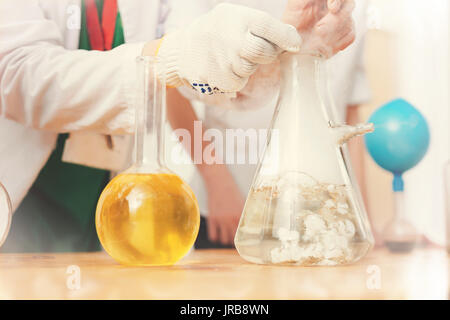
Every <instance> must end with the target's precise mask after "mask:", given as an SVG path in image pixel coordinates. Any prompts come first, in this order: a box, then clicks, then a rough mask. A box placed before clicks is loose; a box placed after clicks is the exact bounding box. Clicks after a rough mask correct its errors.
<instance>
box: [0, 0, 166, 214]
mask: <svg viewBox="0 0 450 320" xmlns="http://www.w3.org/2000/svg"><path fill="white" fill-rule="evenodd" d="M80 3H81V1H80V0H58V1H55V0H26V1H24V0H19V1H17V0H2V1H0V113H1V118H0V152H1V155H2V157H1V159H0V181H1V182H2V183H3V184H4V186H5V188H6V189H7V191H8V193H9V195H10V197H11V201H12V205H13V209H15V208H17V206H18V205H19V203H20V202H21V200H22V199H23V198H24V196H25V195H26V193H27V191H28V189H29V188H30V187H31V185H32V184H33V182H34V180H35V179H36V177H37V175H38V173H39V171H40V170H41V169H42V167H43V166H44V164H45V163H46V161H47V159H48V157H49V155H50V154H51V152H52V150H53V148H54V146H55V142H56V138H57V134H58V133H59V132H77V131H81V130H83V131H84V132H86V131H87V132H93V133H110V134H115V133H118V134H120V133H124V132H131V131H132V130H133V126H134V115H133V114H134V112H133V110H132V103H133V98H134V93H135V90H134V88H135V81H136V79H135V74H136V72H135V57H137V56H138V55H140V54H141V51H142V47H143V44H144V41H149V40H152V39H154V38H155V31H156V26H157V23H158V12H159V9H160V8H159V5H160V4H159V1H158V0H153V1H139V0H118V5H119V10H120V14H121V17H122V22H123V26H124V35H125V40H126V42H127V44H125V45H122V46H120V47H117V48H115V49H113V50H111V51H108V52H98V51H85V50H74V49H77V48H78V39H79V21H80V15H79V12H80ZM77 9H78V10H77ZM77 22H78V25H77ZM104 92H107V93H108V94H104ZM99 93H101V94H99Z"/></svg>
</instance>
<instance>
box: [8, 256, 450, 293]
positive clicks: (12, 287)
mask: <svg viewBox="0 0 450 320" xmlns="http://www.w3.org/2000/svg"><path fill="white" fill-rule="evenodd" d="M448 279H449V256H448V255H447V252H446V251H445V250H442V249H438V248H432V249H416V250H415V251H413V252H412V253H410V254H392V253H389V252H388V251H387V250H386V249H376V250H372V251H371V252H370V253H369V254H368V255H367V256H366V257H365V258H364V259H362V260H361V261H359V262H358V263H356V264H353V265H348V266H339V267H295V266H267V265H257V264H251V263H248V262H246V261H244V260H243V259H242V258H240V257H239V255H238V253H237V252H236V251H235V250H196V251H193V252H192V253H190V254H189V255H188V256H187V257H185V258H184V259H183V260H182V261H180V262H179V263H178V264H176V265H175V266H171V267H126V266H122V265H119V264H117V263H116V262H115V261H114V260H113V259H112V258H110V257H109V256H108V255H107V254H106V253H104V252H97V253H58V254H0V299H448V292H449V282H448Z"/></svg>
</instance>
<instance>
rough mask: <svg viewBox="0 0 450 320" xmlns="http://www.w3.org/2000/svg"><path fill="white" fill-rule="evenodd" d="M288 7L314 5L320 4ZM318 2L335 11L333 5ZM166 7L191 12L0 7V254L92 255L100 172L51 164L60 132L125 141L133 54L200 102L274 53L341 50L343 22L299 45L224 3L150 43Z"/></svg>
mask: <svg viewBox="0 0 450 320" xmlns="http://www.w3.org/2000/svg"><path fill="white" fill-rule="evenodd" d="M198 1H201V0H198ZM298 3H299V5H309V6H311V8H312V9H316V8H323V7H324V6H325V8H326V1H322V0H317V1H310V0H309V1H306V0H298ZM329 3H330V9H331V11H333V12H337V11H338V10H339V8H340V3H341V1H339V0H334V1H329ZM174 5H177V6H181V5H183V8H184V9H185V12H186V14H188V13H189V12H190V11H191V10H193V9H192V8H191V6H190V4H188V3H187V2H186V1H183V2H179V1H178V2H176V3H175V2H174V3H173V4H171V3H170V1H162V0H161V1H156V0H154V1H137V0H135V1H130V0H128V1H115V0H104V1H101V0H84V1H75V0H63V1H52V0H41V1H37V0H30V1H23V0H20V1H13V0H4V1H1V2H0V110H1V116H2V117H1V118H0V121H1V124H0V135H1V142H0V148H1V150H2V151H3V153H2V160H1V162H0V181H1V182H2V183H3V185H4V186H5V189H6V190H7V192H8V194H9V196H10V198H11V202H12V208H13V210H15V211H16V216H15V219H14V221H13V225H12V231H13V232H11V235H10V238H9V239H7V242H6V244H5V247H4V248H3V250H6V251H68V250H71V251H89V250H96V249H98V241H97V238H96V235H95V226H94V223H93V221H94V212H95V204H96V201H97V198H98V195H99V193H100V191H101V190H102V188H103V187H104V185H105V183H106V181H107V180H108V178H109V172H108V171H105V170H100V169H94V168H88V167H83V166H78V165H74V164H70V163H65V162H63V161H62V160H61V159H62V153H63V150H64V144H65V141H66V139H67V135H65V134H60V133H67V132H71V133H73V132H81V131H84V132H92V133H96V134H103V135H110V134H124V133H130V132H132V129H133V126H134V115H133V105H132V104H133V97H134V93H135V87H136V83H135V81H136V79H135V73H136V72H135V71H136V70H135V68H136V67H135V57H136V56H139V55H157V56H158V57H159V58H160V60H161V61H164V62H165V63H166V66H167V69H166V74H165V77H166V79H167V84H168V85H170V86H174V87H177V86H181V85H187V86H190V87H196V84H203V86H204V87H207V88H208V92H206V93H210V90H211V91H212V93H217V94H220V95H224V94H226V93H235V92H237V91H239V90H241V89H242V88H244V87H245V85H246V83H247V81H248V79H249V77H250V76H252V74H253V73H254V72H255V71H256V69H257V66H258V65H260V64H269V63H271V62H273V61H274V60H275V59H276V58H277V57H278V55H279V54H280V53H281V52H284V51H289V52H299V51H301V50H302V49H303V50H309V49H311V48H314V46H317V45H320V46H321V48H326V49H327V50H328V49H329V50H330V51H329V52H328V51H327V54H328V53H331V54H332V53H334V52H337V51H339V50H340V49H342V47H344V46H345V43H344V42H351V41H353V29H352V28H351V19H350V20H348V19H347V18H348V17H347V16H339V15H336V17H334V19H333V20H332V21H331V22H332V23H331V24H330V25H328V26H324V27H323V28H321V30H322V32H321V33H319V34H317V35H314V36H309V35H308V36H306V35H305V37H302V36H301V35H299V34H298V33H297V31H296V29H295V28H294V27H292V26H290V25H288V24H284V23H282V22H280V21H279V20H277V19H274V18H272V17H271V16H270V15H268V14H266V13H263V12H261V11H258V10H255V9H250V8H246V7H242V6H235V5H219V6H216V7H215V8H214V9H213V10H211V11H209V12H206V13H204V14H203V15H201V16H200V17H199V18H198V19H196V20H195V21H194V22H192V23H190V24H189V25H186V26H184V27H183V28H181V29H178V30H176V31H174V32H171V33H169V34H167V35H166V37H165V38H163V39H162V40H161V39H159V38H160V36H161V35H162V32H161V25H162V24H163V23H164V20H165V18H166V16H167V15H168V14H169V15H170V11H169V10H168V8H170V6H174ZM314 13H315V11H314V10H312V11H311V17H313V16H314ZM311 17H304V18H305V19H306V18H311ZM310 20H314V19H310ZM349 21H350V22H349ZM335 26H342V28H338V30H337V31H336V30H334V29H333V27H335ZM334 33H339V36H340V37H341V36H342V39H343V42H335V41H333V39H334V38H333V35H334ZM330 35H332V36H331V37H330ZM152 39H155V40H152ZM105 140H106V141H107V140H108V139H105ZM107 144H109V145H110V142H109V143H107ZM0 219H4V218H1V217H0ZM8 242H9V243H8Z"/></svg>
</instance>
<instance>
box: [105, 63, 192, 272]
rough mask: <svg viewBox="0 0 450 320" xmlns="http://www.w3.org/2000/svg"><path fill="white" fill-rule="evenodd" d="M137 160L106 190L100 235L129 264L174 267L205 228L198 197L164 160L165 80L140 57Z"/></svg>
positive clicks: (155, 66)
mask: <svg viewBox="0 0 450 320" xmlns="http://www.w3.org/2000/svg"><path fill="white" fill-rule="evenodd" d="M137 64H138V83H139V85H138V86H139V87H138V89H137V100H136V132H135V162H134V164H133V165H132V166H131V167H130V168H129V169H127V170H126V171H124V172H123V173H121V174H119V175H117V176H116V177H115V178H114V179H112V180H111V182H110V183H109V184H108V185H107V186H106V188H105V189H104V190H103V192H102V194H101V196H100V199H99V201H98V204H97V212H96V227H97V234H98V237H99V239H100V242H101V243H102V245H103V247H104V248H105V250H106V252H108V254H109V255H110V256H112V257H113V258H114V259H115V260H117V261H118V262H120V263H122V264H126V265H138V266H151V265H171V264H174V263H175V262H177V261H178V260H180V259H181V258H182V257H183V256H184V255H185V254H186V253H187V252H188V251H189V250H190V249H191V247H192V246H193V244H194V242H195V239H196V237H197V234H198V230H199V225H200V213H199V208H198V204H197V200H196V198H195V195H194V193H193V192H192V190H191V188H190V187H189V186H188V185H187V184H186V183H185V182H183V180H181V178H180V177H178V176H177V175H175V174H174V173H173V172H171V171H170V170H169V169H168V168H167V167H166V164H165V159H164V125H165V110H166V86H165V81H164V80H163V79H161V78H160V77H157V75H160V74H164V72H159V71H158V70H159V69H161V68H162V67H161V64H160V63H157V61H156V58H150V57H138V58H137Z"/></svg>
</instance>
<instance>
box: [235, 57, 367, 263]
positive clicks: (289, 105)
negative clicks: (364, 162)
mask: <svg viewBox="0 0 450 320" xmlns="http://www.w3.org/2000/svg"><path fill="white" fill-rule="evenodd" d="M325 71H326V70H325V64H324V62H323V61H322V59H320V58H316V57H312V56H306V55H297V56H293V55H286V56H283V57H282V59H281V88H280V96H279V99H278V105H277V108H276V110H275V113H274V117H273V120H272V125H271V130H270V131H269V135H268V139H267V145H266V148H265V151H264V155H263V158H262V159H261V162H260V164H259V167H258V169H257V171H256V175H255V178H254V180H253V184H252V187H251V189H250V192H249V195H248V197H247V201H246V204H245V208H244V211H243V213H242V216H241V220H240V223H239V228H238V231H237V233H236V237H235V245H236V248H237V250H238V252H239V254H240V255H241V256H242V257H243V258H244V259H246V260H248V261H250V262H254V263H264V264H295V265H305V266H311V265H337V264H347V263H352V262H354V261H356V260H358V259H360V258H361V257H363V256H364V255H365V254H366V253H367V252H368V251H369V249H370V248H371V247H372V245H373V237H372V234H371V231H370V227H369V224H368V219H367V215H366V212H365V210H364V206H363V204H362V200H361V196H360V194H359V190H358V188H357V184H356V183H355V179H354V178H353V175H352V172H351V171H350V170H351V168H350V166H349V165H348V164H349V163H348V160H347V149H346V146H344V145H343V144H344V143H345V142H346V141H347V140H349V139H350V138H352V137H354V136H356V135H360V134H364V133H366V132H370V131H372V125H370V124H369V125H359V126H356V127H352V126H347V125H336V124H335V123H334V122H333V120H334V119H335V118H336V117H335V115H334V109H333V107H332V105H330V104H331V97H329V95H328V94H327V93H328V92H329V90H327V84H326V80H327V79H326V74H325Z"/></svg>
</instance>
